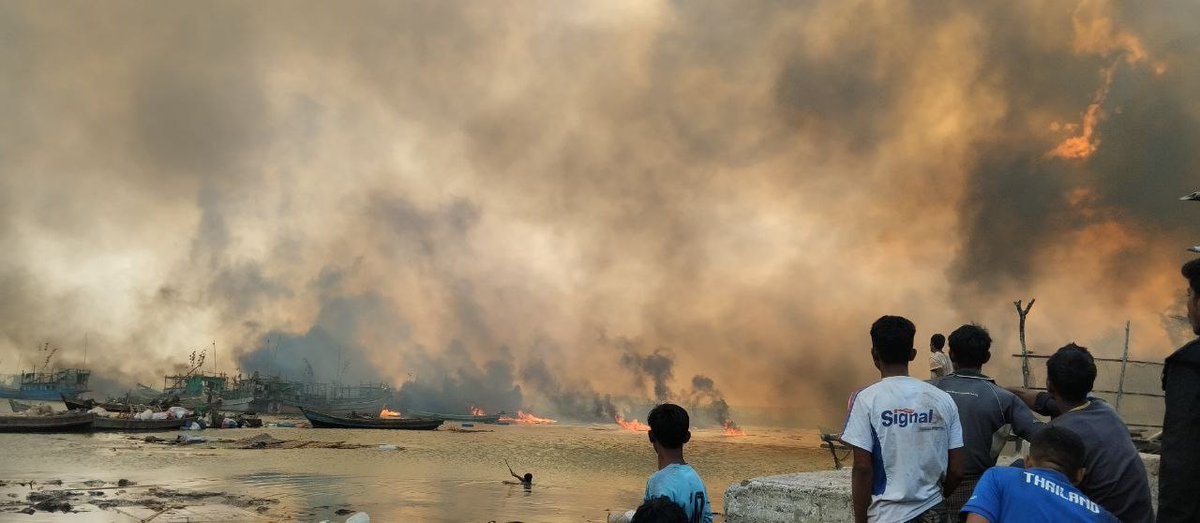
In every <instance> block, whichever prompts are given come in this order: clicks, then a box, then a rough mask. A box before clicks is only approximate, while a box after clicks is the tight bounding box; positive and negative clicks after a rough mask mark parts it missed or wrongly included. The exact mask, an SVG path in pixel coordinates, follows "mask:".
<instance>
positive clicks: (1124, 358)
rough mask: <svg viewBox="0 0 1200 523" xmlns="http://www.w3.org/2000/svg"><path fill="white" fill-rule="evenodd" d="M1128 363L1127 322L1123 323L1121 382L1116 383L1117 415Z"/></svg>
mask: <svg viewBox="0 0 1200 523" xmlns="http://www.w3.org/2000/svg"><path fill="white" fill-rule="evenodd" d="M1128 363H1129V321H1128V320H1126V321H1125V350H1124V351H1122V352H1121V380H1120V381H1118V382H1117V405H1116V408H1117V414H1120V413H1121V396H1123V395H1125V366H1126V365H1127V364H1128Z"/></svg>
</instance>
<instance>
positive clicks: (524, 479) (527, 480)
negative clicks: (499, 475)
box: [521, 472, 533, 483]
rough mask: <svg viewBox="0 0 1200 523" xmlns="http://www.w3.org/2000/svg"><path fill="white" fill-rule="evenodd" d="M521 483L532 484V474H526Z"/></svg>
mask: <svg viewBox="0 0 1200 523" xmlns="http://www.w3.org/2000/svg"><path fill="white" fill-rule="evenodd" d="M521 481H524V482H525V483H533V474H531V473H529V472H526V473H525V477H524V478H523V479H522V480H521Z"/></svg>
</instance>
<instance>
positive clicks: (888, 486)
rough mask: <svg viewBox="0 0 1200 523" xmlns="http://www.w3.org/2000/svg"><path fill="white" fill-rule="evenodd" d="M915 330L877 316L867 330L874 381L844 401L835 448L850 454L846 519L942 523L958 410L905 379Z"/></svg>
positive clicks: (958, 449) (955, 472)
mask: <svg viewBox="0 0 1200 523" xmlns="http://www.w3.org/2000/svg"><path fill="white" fill-rule="evenodd" d="M916 332H917V329H916V326H914V325H913V323H912V322H911V321H909V320H908V319H906V318H902V317H899V316H884V317H882V318H879V319H878V320H876V321H875V323H874V324H873V325H871V359H872V360H873V361H874V362H875V368H877V369H879V376H880V380H879V381H878V382H876V383H875V384H874V385H871V386H869V387H867V388H865V389H863V390H861V391H859V392H857V393H855V394H854V396H852V397H851V399H850V413H849V415H848V416H847V418H846V428H845V430H843V431H842V436H841V439H842V442H844V443H845V444H847V445H849V446H850V447H852V448H853V453H854V468H853V471H852V475H851V483H850V485H851V498H852V500H853V505H854V521H855V522H857V523H865V522H867V521H879V522H893V521H918V522H922V523H925V522H937V523H942V522H945V521H946V520H947V518H948V514H947V513H946V504H945V503H944V501H945V496H947V495H949V494H950V493H951V492H954V489H955V487H957V486H958V482H959V477H960V475H961V471H962V462H963V456H964V452H963V448H962V447H963V434H962V425H961V424H960V423H959V420H958V407H956V406H955V405H954V400H953V399H951V398H950V395H949V394H946V393H945V392H943V391H942V390H940V389H938V388H937V387H934V386H933V385H930V384H928V383H926V382H924V381H922V380H919V379H916V378H913V377H910V376H909V375H908V363H909V362H911V361H913V360H914V359H916V357H917V350H916V349H915V348H914V347H913V338H914V337H915V336H916Z"/></svg>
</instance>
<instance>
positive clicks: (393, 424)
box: [300, 408, 444, 430]
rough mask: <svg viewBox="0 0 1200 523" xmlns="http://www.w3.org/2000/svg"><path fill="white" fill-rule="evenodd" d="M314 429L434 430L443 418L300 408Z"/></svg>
mask: <svg viewBox="0 0 1200 523" xmlns="http://www.w3.org/2000/svg"><path fill="white" fill-rule="evenodd" d="M300 410H301V412H303V413H304V417H306V418H308V421H309V422H311V423H312V426H313V428H314V429H316V428H324V429H392V430H434V429H436V428H438V427H440V426H441V425H442V423H443V422H444V420H442V419H441V418H434V419H430V418H370V417H360V416H334V415H332V414H325V413H322V412H317V411H313V410H308V409H303V408H302V409H300Z"/></svg>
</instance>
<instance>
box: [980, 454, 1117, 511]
mask: <svg viewBox="0 0 1200 523" xmlns="http://www.w3.org/2000/svg"><path fill="white" fill-rule="evenodd" d="M962 511H963V512H969V513H972V514H979V515H980V516H983V517H984V518H985V519H987V520H988V521H989V522H991V523H1004V522H1007V521H1053V522H1055V523H1058V522H1076V521H1077V522H1081V523H1093V522H1097V521H1100V522H1104V523H1110V522H1113V523H1115V522H1116V521H1117V518H1115V517H1113V515H1112V514H1110V513H1109V512H1108V511H1107V510H1104V508H1103V507H1101V506H1100V505H1097V504H1096V502H1094V501H1092V500H1090V499H1088V498H1087V496H1084V495H1083V493H1082V492H1080V491H1079V489H1077V488H1075V486H1074V485H1072V484H1071V481H1070V480H1068V479H1067V476H1065V475H1063V474H1062V473H1060V472H1058V471H1054V470H1049V469H1019V468H1013V467H994V468H990V469H988V470H987V472H984V473H983V477H982V478H980V479H979V484H977V485H975V492H974V493H972V494H971V499H970V500H969V501H967V504H966V506H964V507H963V509H962Z"/></svg>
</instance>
